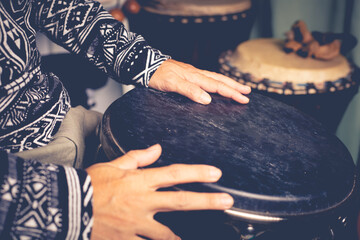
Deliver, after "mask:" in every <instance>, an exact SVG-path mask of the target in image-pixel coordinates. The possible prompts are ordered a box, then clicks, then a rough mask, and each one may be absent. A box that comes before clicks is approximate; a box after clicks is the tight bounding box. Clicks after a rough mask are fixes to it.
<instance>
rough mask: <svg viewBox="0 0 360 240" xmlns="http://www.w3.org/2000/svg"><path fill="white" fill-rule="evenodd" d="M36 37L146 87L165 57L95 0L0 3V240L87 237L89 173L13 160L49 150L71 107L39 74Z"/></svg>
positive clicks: (57, 85) (53, 82)
mask: <svg viewBox="0 0 360 240" xmlns="http://www.w3.org/2000/svg"><path fill="white" fill-rule="evenodd" d="M38 31H42V32H44V33H45V34H46V35H47V36H48V37H49V38H50V39H51V40H53V41H54V42H56V43H58V44H59V45H61V46H63V47H65V48H66V49H68V50H69V51H70V52H72V53H75V54H78V55H82V56H84V57H85V58H87V59H88V60H89V61H90V62H91V63H93V64H94V65H95V66H97V67H98V68H100V69H102V70H103V71H104V72H106V73H107V74H109V75H110V76H112V77H113V78H114V79H118V80H119V81H120V80H121V82H123V83H128V84H138V85H143V86H147V85H148V81H149V79H150V77H151V76H152V74H153V73H154V72H155V70H156V69H157V68H158V67H159V66H160V64H161V63H162V62H163V61H165V60H166V59H167V58H168V56H165V55H163V54H161V53H160V52H159V51H158V50H156V49H152V48H151V47H150V46H148V45H147V43H146V42H145V40H144V39H143V38H142V37H141V36H140V35H136V34H134V33H131V32H128V31H127V30H126V29H125V28H124V26H123V24H122V23H120V22H118V21H116V20H114V19H113V18H112V17H111V15H110V14H109V13H108V12H107V11H105V10H104V9H103V8H102V7H101V5H100V4H99V3H97V2H95V1H91V0H1V1H0V152H1V153H0V191H1V192H0V239H9V238H21V237H32V238H36V239H38V238H40V239H41V238H42V239H52V238H56V237H60V238H66V239H78V238H80V237H83V238H87V237H88V236H89V233H90V231H91V226H92V224H91V223H92V220H91V219H92V214H91V212H92V211H91V199H92V191H91V183H90V179H89V177H88V176H87V175H86V173H85V172H84V171H81V170H75V169H71V168H63V167H61V166H54V165H43V164H40V163H37V162H29V161H22V160H21V159H17V158H16V157H14V156H13V155H11V154H10V153H15V152H20V151H24V150H29V149H33V148H36V147H40V146H44V145H46V144H48V143H49V142H50V140H51V138H52V136H54V134H55V133H56V132H57V130H58V129H59V126H60V125H61V122H62V120H63V118H64V116H65V115H66V113H67V112H68V110H69V109H70V99H69V96H68V94H67V92H66V90H65V89H64V87H63V85H62V83H61V82H60V81H59V79H58V78H57V77H56V76H55V75H53V74H52V73H45V72H42V70H41V58H40V54H39V51H38V49H37V47H36V42H35V34H36V32H38Z"/></svg>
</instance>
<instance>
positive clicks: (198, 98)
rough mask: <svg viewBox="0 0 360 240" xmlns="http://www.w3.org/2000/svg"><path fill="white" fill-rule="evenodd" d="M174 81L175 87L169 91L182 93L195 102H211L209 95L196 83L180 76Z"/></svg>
mask: <svg viewBox="0 0 360 240" xmlns="http://www.w3.org/2000/svg"><path fill="white" fill-rule="evenodd" d="M176 83H177V84H176V86H175V89H174V90H170V91H174V92H177V93H179V94H181V95H184V96H186V97H188V98H190V99H191V100H193V101H194V102H197V103H201V104H209V103H210V102H211V97H210V95H209V94H208V93H207V92H205V91H204V90H203V89H201V88H200V87H199V86H198V85H197V84H194V83H192V82H189V81H186V80H183V79H181V78H178V79H177V82H176Z"/></svg>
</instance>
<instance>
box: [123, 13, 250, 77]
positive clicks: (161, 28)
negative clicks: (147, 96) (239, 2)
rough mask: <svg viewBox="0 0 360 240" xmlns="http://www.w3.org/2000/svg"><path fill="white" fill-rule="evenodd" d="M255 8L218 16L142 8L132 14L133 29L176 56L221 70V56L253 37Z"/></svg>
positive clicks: (164, 50) (177, 58)
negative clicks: (173, 12)
mask: <svg viewBox="0 0 360 240" xmlns="http://www.w3.org/2000/svg"><path fill="white" fill-rule="evenodd" d="M254 20H255V13H254V10H253V9H249V10H246V11H243V12H240V13H235V14H228V15H215V16H170V15H161V14H156V13H151V12H147V11H146V10H144V9H142V10H141V12H140V13H139V14H137V15H130V16H129V24H130V28H131V29H132V31H134V32H136V33H139V34H141V35H142V36H143V37H144V38H145V39H146V41H147V42H148V43H149V44H150V45H151V46H152V47H154V48H157V49H159V50H161V51H162V52H163V53H165V54H168V55H170V56H171V57H172V58H174V59H176V60H178V61H182V62H185V63H189V64H192V65H194V66H196V67H198V68H201V69H207V70H212V71H217V70H218V58H219V56H220V54H221V53H222V52H224V51H226V50H229V49H234V48H235V47H236V46H237V45H238V44H239V43H241V42H243V41H245V40H247V39H249V36H250V31H251V28H252V26H253V23H254Z"/></svg>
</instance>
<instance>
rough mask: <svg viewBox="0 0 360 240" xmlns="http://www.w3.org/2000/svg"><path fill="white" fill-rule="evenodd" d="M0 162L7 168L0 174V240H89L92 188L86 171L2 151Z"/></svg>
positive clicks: (91, 222) (91, 221)
mask: <svg viewBox="0 0 360 240" xmlns="http://www.w3.org/2000/svg"><path fill="white" fill-rule="evenodd" d="M0 160H1V162H2V166H5V165H7V167H6V168H3V169H2V170H1V172H0V181H1V182H2V184H1V188H0V206H1V207H0V238H1V239H90V232H91V227H92V224H93V220H92V217H91V216H92V206H91V202H89V200H88V199H91V198H92V186H91V183H90V177H89V176H88V175H87V174H86V172H85V171H83V170H75V169H72V168H63V167H61V166H56V165H52V164H41V163H39V162H35V161H31V160H27V161H24V160H22V159H20V158H18V157H16V156H14V155H12V154H8V155H7V154H6V153H5V152H1V153H0ZM61 183H63V184H61ZM64 183H66V184H64ZM85 203H87V205H86V204H85ZM74 213H75V214H74ZM84 219H86V221H84ZM74 224H76V225H74Z"/></svg>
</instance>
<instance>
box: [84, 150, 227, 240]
mask: <svg viewBox="0 0 360 240" xmlns="http://www.w3.org/2000/svg"><path fill="white" fill-rule="evenodd" d="M160 154H161V147H160V145H158V144H157V145H154V146H152V147H150V148H148V149H145V150H135V151H130V152H128V153H127V154H126V155H124V156H122V157H120V158H118V159H116V160H114V161H112V162H109V163H99V164H95V165H93V166H91V167H90V168H88V169H86V171H87V172H88V174H89V175H90V177H91V182H92V186H93V188H94V198H93V213H94V215H93V216H94V226H93V231H92V234H91V237H92V239H126V240H132V239H142V238H141V236H143V237H146V238H150V239H159V240H160V239H174V240H175V239H179V238H178V237H177V236H176V235H175V234H174V233H173V232H172V231H171V230H170V229H169V228H168V227H166V226H164V225H162V224H160V223H159V222H157V221H155V220H154V215H155V214H156V213H157V212H168V211H177V210H183V211H187V210H203V209H213V210H225V209H228V208H230V207H231V206H232V205H233V199H232V198H231V196H230V195H228V194H225V193H195V192H186V191H173V192H172V191H168V192H166V191H156V190H157V189H159V188H164V187H170V186H173V185H177V184H182V183H189V182H215V181H217V180H218V179H219V178H220V176H221V171H220V170H219V169H217V168H215V167H212V166H206V165H185V164H174V165H171V166H166V167H160V168H149V169H137V168H138V167H144V166H147V165H149V164H152V163H153V162H155V161H156V160H157V159H158V158H159V156H160Z"/></svg>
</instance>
